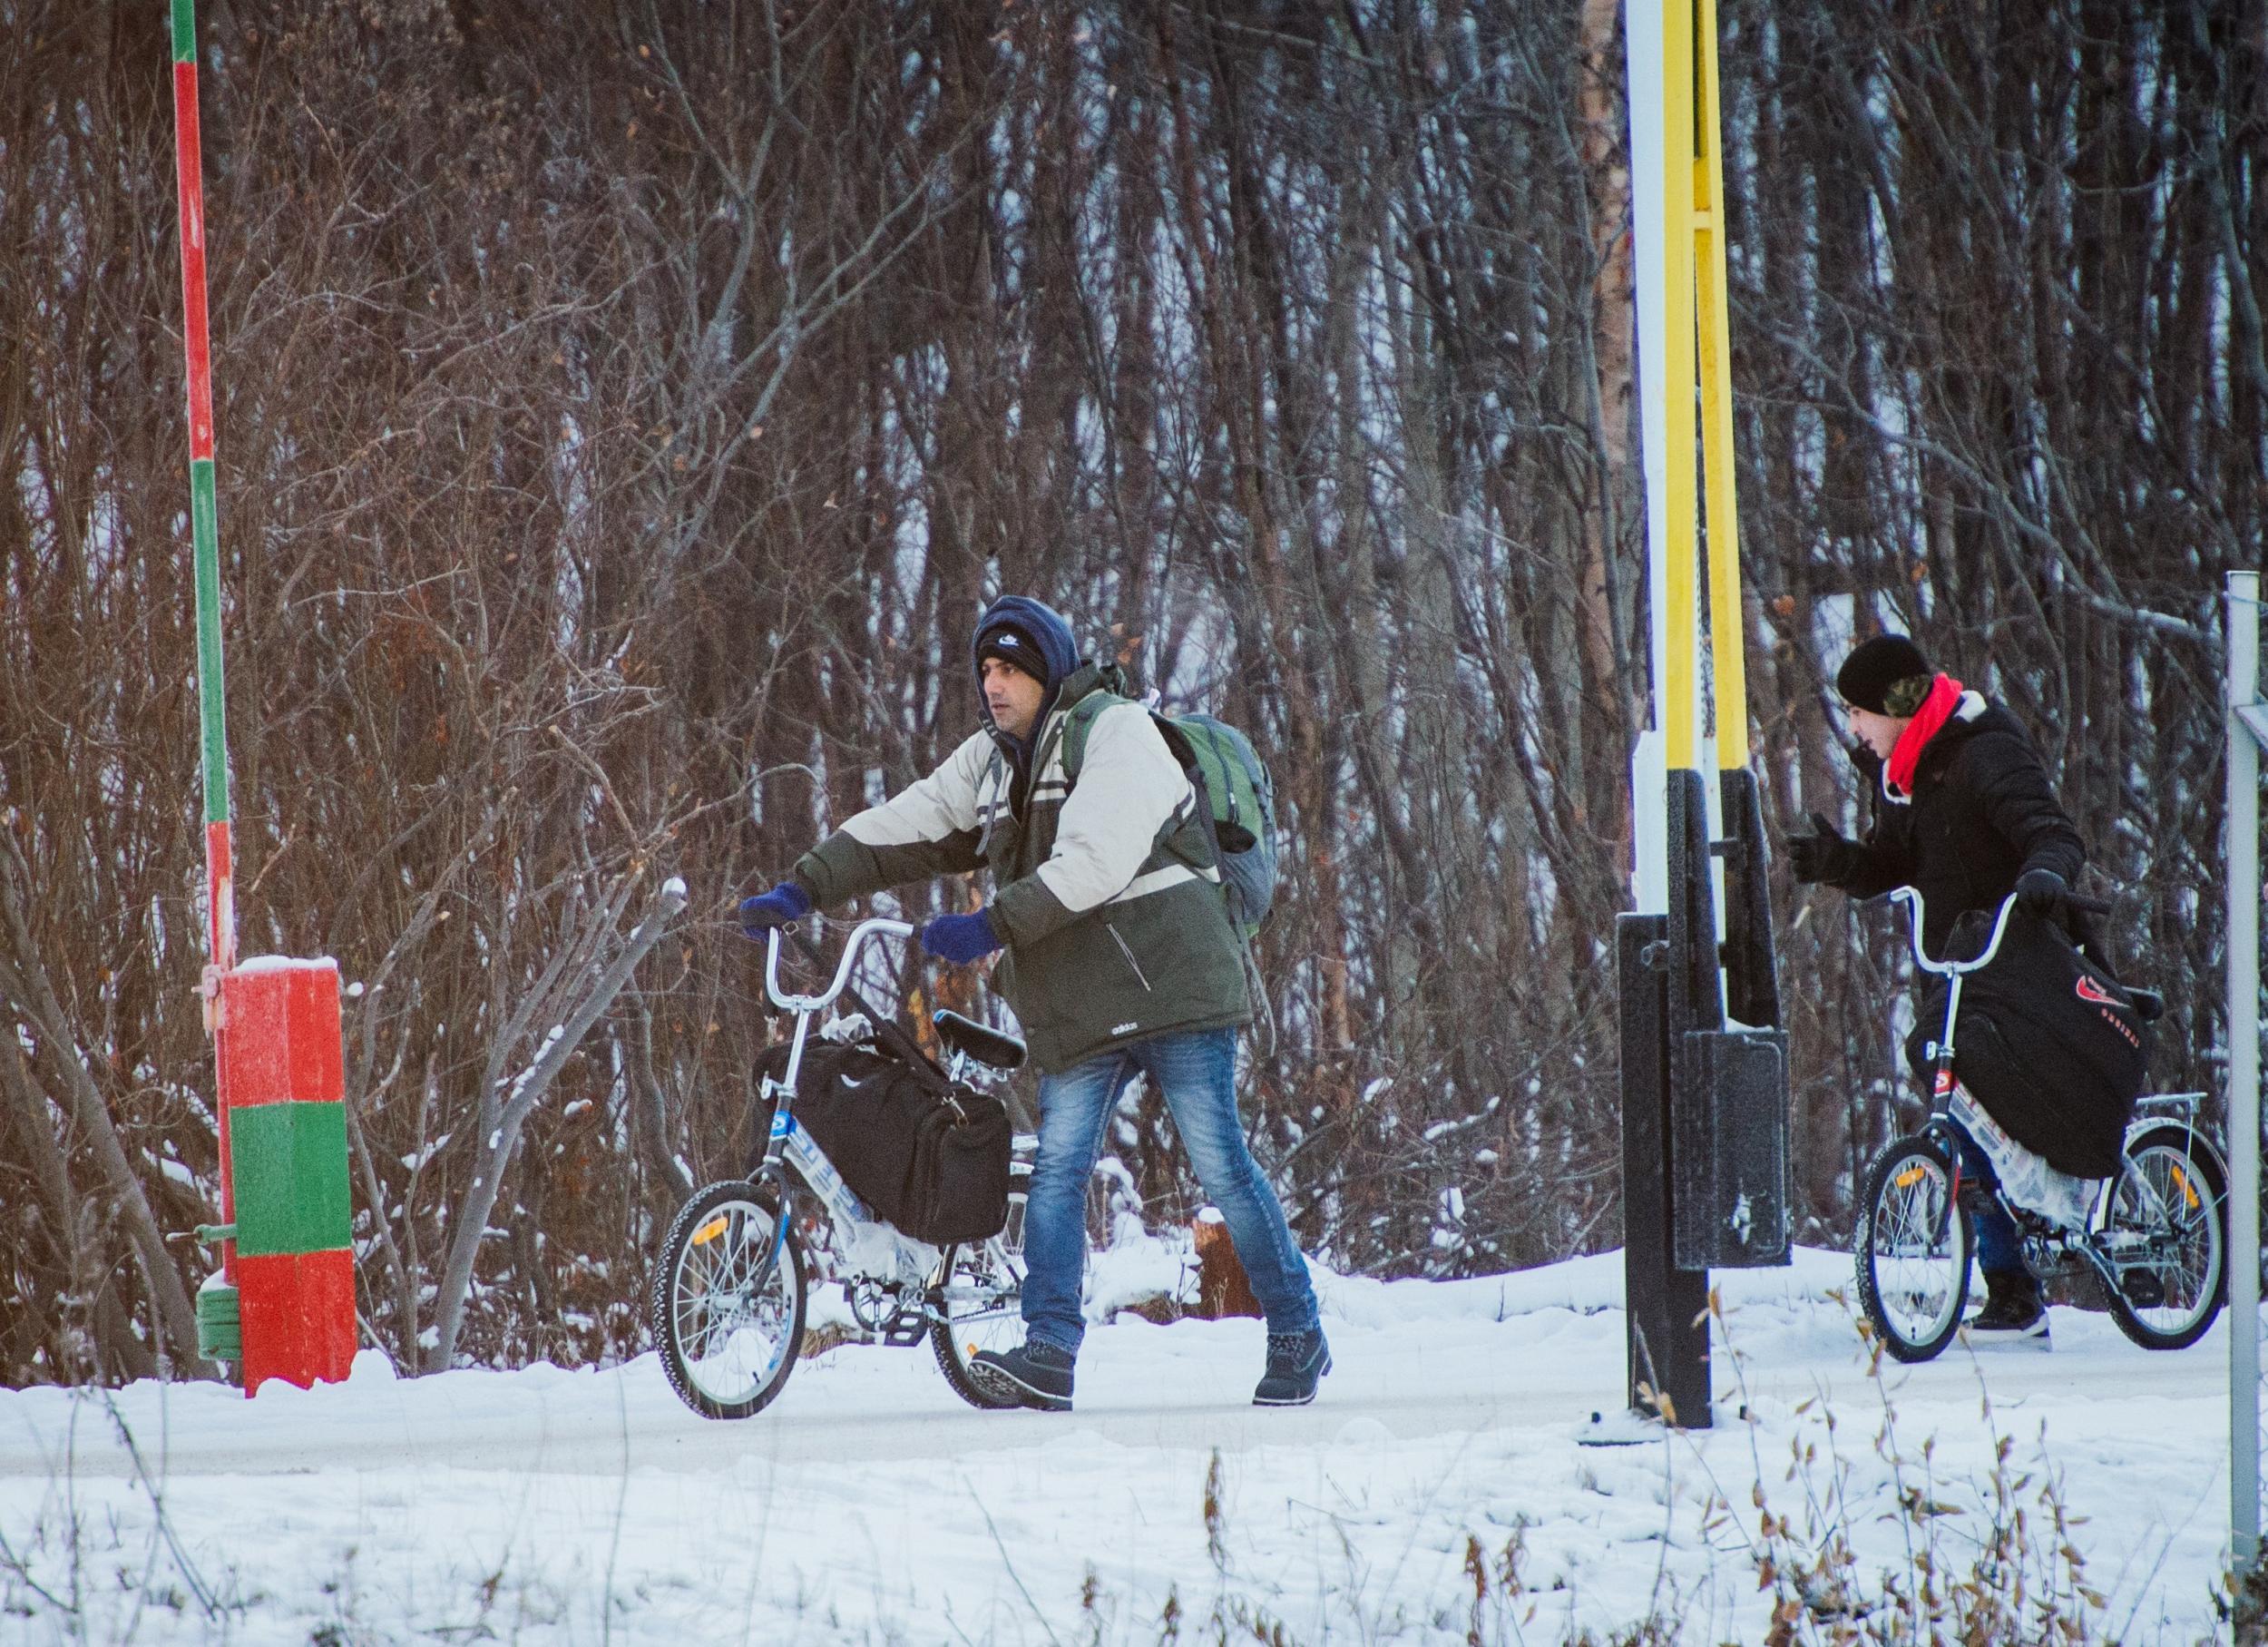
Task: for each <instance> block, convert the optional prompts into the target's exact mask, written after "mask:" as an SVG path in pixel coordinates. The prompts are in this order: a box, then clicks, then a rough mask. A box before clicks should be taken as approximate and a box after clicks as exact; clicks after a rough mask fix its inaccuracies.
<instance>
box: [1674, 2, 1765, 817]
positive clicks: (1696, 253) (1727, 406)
mask: <svg viewBox="0 0 2268 1647" xmlns="http://www.w3.org/2000/svg"><path fill="white" fill-rule="evenodd" d="M1693 6H1694V11H1695V13H1696V16H1695V19H1694V22H1695V29H1694V34H1695V38H1694V42H1693V50H1694V64H1695V67H1696V71H1697V73H1696V74H1695V76H1694V79H1695V82H1696V92H1697V97H1698V101H1699V103H1700V119H1699V121H1698V122H1697V123H1695V122H1688V123H1686V125H1685V126H1684V127H1683V128H1682V129H1683V130H1684V131H1686V132H1692V133H1693V134H1694V139H1695V142H1696V144H1697V147H1698V150H1699V152H1697V153H1696V154H1695V155H1694V156H1693V157H1692V162H1691V164H1690V165H1689V166H1687V167H1686V169H1685V182H1686V187H1687V189H1688V190H1689V191H1690V197H1689V198H1690V199H1691V200H1692V202H1693V207H1692V220H1693V242H1692V244H1693V265H1692V268H1693V276H1694V290H1695V297H1696V319H1697V323H1698V324H1697V330H1698V331H1699V334H1700V344H1701V459H1702V474H1703V477H1704V482H1705V487H1706V491H1705V495H1706V503H1707V505H1708V523H1709V536H1708V543H1709V647H1710V652H1709V655H1710V660H1711V662H1713V663H1714V664H1715V666H1716V668H1715V675H1716V764H1717V768H1718V770H1720V771H1726V772H1736V771H1741V770H1745V768H1746V767H1747V765H1748V676H1747V668H1746V661H1745V657H1744V655H1743V652H1742V646H1741V637H1742V633H1743V632H1744V631H1745V628H1746V624H1745V621H1744V617H1743V613H1742V612H1741V608H1740V516H1739V513H1738V510H1737V507H1736V504H1735V498H1734V495H1733V350H1732V333H1731V327H1730V323H1729V320H1728V319H1727V316H1726V313H1725V310H1726V308H1727V299H1726V290H1725V219H1724V201H1725V152H1724V145H1723V142H1722V141H1721V140H1720V138H1719V136H1718V131H1719V127H1718V120H1717V81H1716V0H1693ZM1677 9H1682V8H1677ZM1672 118H1673V121H1674V119H1675V116H1674V114H1673V116H1672ZM1679 130H1680V128H1679V127H1678V126H1677V125H1676V124H1674V123H1673V124H1672V125H1671V127H1670V131H1671V132H1672V133H1673V134H1674V133H1676V132H1678V131H1679ZM1675 170H1676V168H1675V166H1674V165H1673V171H1675ZM1676 181H1677V180H1676V179H1675V178H1674V177H1673V179H1672V182H1673V184H1674V183H1675V182H1676ZM1673 290H1674V288H1673ZM1673 381H1674V379H1673ZM1690 449H1691V446H1690V442H1688V445H1687V450H1688V451H1689V450H1690ZM1672 764H1673V765H1674V764H1676V763H1675V762H1674V761H1673V762H1672Z"/></svg>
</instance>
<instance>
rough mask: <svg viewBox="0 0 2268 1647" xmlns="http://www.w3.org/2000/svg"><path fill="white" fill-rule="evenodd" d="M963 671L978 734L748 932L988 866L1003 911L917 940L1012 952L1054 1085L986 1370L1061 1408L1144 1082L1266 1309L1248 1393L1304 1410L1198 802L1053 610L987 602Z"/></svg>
mask: <svg viewBox="0 0 2268 1647" xmlns="http://www.w3.org/2000/svg"><path fill="white" fill-rule="evenodd" d="M972 661H973V663H974V666H975V672H976V678H977V685H978V689H979V691H980V692H981V694H982V698H983V701H984V705H985V709H986V711H987V715H988V724H987V725H986V726H985V727H984V728H983V729H982V730H979V731H977V732H976V733H975V734H973V736H971V737H970V738H969V739H968V740H966V741H964V742H963V744H962V745H961V746H960V747H959V748H958V749H956V750H954V751H953V753H952V754H951V755H950V756H948V757H947V758H946V760H945V761H944V763H943V765H942V766H940V767H939V768H938V769H937V770H935V771H934V772H932V773H931V774H930V775H929V776H928V777H926V778H924V779H920V780H919V781H917V782H915V783H914V784H912V785H911V786H909V787H908V788H906V789H904V790H902V791H900V792H899V793H898V794H896V795H894V796H893V797H891V798H890V799H888V800H886V801H885V802H883V803H882V804H881V805H880V806H877V807H873V808H870V809H867V810H865V811H864V812H861V813H859V814H858V815H857V816H856V817H855V818H853V819H850V820H849V821H848V822H847V823H846V824H844V825H843V827H842V828H839V829H837V830H836V831H835V832H834V833H833V834H832V835H830V836H828V837H827V838H826V839H825V840H824V841H822V842H820V843H819V845H818V846H816V847H815V848H813V849H812V850H810V851H809V852H807V853H805V854H804V856H803V857H802V858H798V859H797V861H796V864H795V867H794V868H792V869H791V870H790V871H789V873H788V876H787V879H786V880H784V881H782V882H781V883H780V884H779V885H777V886H776V887H773V888H772V889H771V890H770V891H768V892H766V893H763V894H761V895H759V896H758V897H751V898H748V899H747V900H746V901H744V902H743V903H742V904H741V906H740V918H741V924H742V926H743V927H744V928H745V929H746V930H748V933H749V934H750V935H751V936H758V935H760V934H762V933H763V932H764V931H766V930H767V929H768V928H770V927H773V926H782V925H785V924H787V923H788V922H791V921H795V920H797V919H800V918H801V917H804V916H805V915H807V914H809V913H810V912H811V911H812V910H813V909H814V908H815V907H816V908H832V907H837V906H839V905H841V904H844V903H846V902H847V901H849V900H850V899H852V898H855V897H863V896H865V895H866V894H869V893H873V892H877V891H880V890H882V889H884V888H885V887H895V886H902V885H904V884H906V883H908V882H913V881H918V880H923V879H926V878H928V877H932V876H937V875H953V874H961V873H965V872H967V871H971V870H974V869H977V868H989V869H990V870H991V871H992V884H993V892H992V902H991V903H990V904H989V905H987V906H986V907H983V908H982V909H979V910H977V911H975V912H974V913H973V914H969V915H943V916H939V917H936V918H935V919H934V920H932V921H931V922H929V924H928V925H927V926H924V927H923V928H922V935H921V941H922V946H923V948H924V949H925V950H927V951H928V952H929V953H930V954H931V955H933V956H936V957H937V958H939V959H940V960H943V961H946V962H949V963H953V964H954V965H962V966H965V965H969V964H972V963H973V962H976V961H980V960H982V959H983V958H984V957H985V956H990V955H992V954H993V953H994V952H995V951H1004V952H1005V954H1004V955H1003V956H1002V961H1001V964H1000V966H999V968H998V970H997V971H996V972H995V974H994V975H993V984H994V986H995V987H997V988H998V989H999V990H1000V991H1001V992H1002V995H1005V996H1006V997H1007V999H1008V1002H1009V1004H1010V1005H1012V1007H1014V1009H1015V1012H1016V1015H1017V1017H1018V1019H1019V1020H1020V1021H1021V1023H1022V1026H1023V1030H1024V1034H1025V1035H1026V1037H1027V1039H1028V1040H1029V1042H1030V1044H1031V1055H1032V1060H1033V1062H1034V1063H1035V1064H1038V1065H1039V1068H1040V1071H1041V1082H1040V1142H1039V1155H1038V1159H1037V1161H1036V1162H1035V1163H1034V1165H1033V1169H1032V1176H1031V1191H1030V1199H1029V1201H1028V1202H1027V1203H1026V1207H1025V1212H1024V1262H1025V1264H1026V1267H1027V1273H1026V1276H1025V1280H1024V1286H1023V1293H1022V1313H1023V1320H1024V1342H1023V1343H1022V1345H1020V1346H1018V1347H1017V1348H1013V1349H1010V1350H1007V1351H1005V1352H999V1353H996V1352H993V1351H991V1350H986V1351H983V1352H982V1353H980V1354H979V1355H978V1357H977V1358H976V1361H977V1364H979V1365H981V1366H982V1368H986V1369H988V1370H989V1371H990V1372H991V1374H992V1376H993V1377H995V1378H997V1379H999V1380H1001V1381H1002V1383H1003V1384H1004V1385H1005V1386H1007V1387H1010V1388H1012V1389H1013V1390H1014V1392H1015V1393H1016V1395H1017V1397H1018V1398H1019V1399H1021V1400H1022V1403H1023V1404H1024V1405H1025V1406H1027V1407H1038V1408H1041V1409H1042V1410H1046V1411H1068V1410H1070V1405H1071V1388H1072V1377H1073V1369H1074V1366H1075V1363H1076V1361H1077V1358H1078V1354H1079V1348H1080V1340H1081V1338H1083V1336H1084V1334H1085V1330H1086V1320H1085V1317H1084V1314H1083V1312H1082V1310H1081V1309H1080V1279H1081V1277H1082V1275H1083V1273H1084V1270H1085V1260H1086V1242H1087V1211H1086V1207H1087V1181H1088V1178H1089V1177H1090V1174H1091V1173H1092V1172H1093V1171H1094V1165H1095V1161H1096V1158H1097V1157H1098V1155H1099V1154H1100V1152H1101V1149H1102V1144H1103V1140H1104V1138H1105V1137H1106V1135H1107V1132H1108V1129H1109V1125H1110V1118H1111V1116H1112V1114H1113V1113H1115V1112H1116V1109H1117V1107H1118V1100H1119V1093H1121V1092H1123V1091H1124V1090H1125V1088H1126V1086H1127V1085H1128V1083H1129V1082H1131V1081H1132V1080H1133V1078H1134V1077H1135V1075H1136V1074H1137V1073H1142V1074H1147V1075H1148V1076H1149V1078H1150V1079H1151V1081H1153V1082H1154V1083H1156V1084H1157V1086H1158V1090H1159V1091H1160V1093H1162V1094H1163V1096H1164V1098H1165V1101H1166V1104H1167V1107H1168V1110H1169V1111H1170V1112H1171V1113H1172V1115H1173V1119H1174V1125H1175V1128H1176V1129H1177V1130H1178V1132H1179V1133H1180V1135H1181V1142H1182V1146H1183V1147H1184V1148H1185V1149H1186V1150H1187V1151H1188V1155H1189V1162H1190V1165H1191V1166H1192V1167H1193V1168H1194V1169H1195V1170H1196V1172H1197V1176H1198V1181H1199V1182H1200V1183H1201V1184H1202V1185H1203V1186H1204V1189H1205V1192H1206V1194H1207V1196H1208V1197H1209V1198H1210V1199H1211V1200H1212V1201H1213V1203H1214V1204H1215V1205H1216V1206H1217V1207H1218V1208H1219V1209H1220V1211H1221V1214H1222V1216H1223V1218H1224V1219H1225V1220H1226V1221H1227V1226H1228V1231H1229V1234H1230V1236H1231V1238H1232V1239H1233V1240H1234V1241H1235V1243H1236V1247H1237V1257H1238V1258H1239V1259H1240V1260H1243V1263H1244V1267H1245V1270H1246V1274H1247V1275H1248V1276H1249V1277H1250V1279H1251V1281H1252V1289H1253V1293H1254V1296H1255V1297H1256V1298H1257V1299H1259V1301H1260V1307H1261V1309H1262V1311H1263V1312H1264V1313H1265V1314H1266V1318H1267V1328H1268V1339H1267V1365H1266V1372H1265V1375H1264V1376H1263V1377H1262V1378H1261V1380H1260V1383H1259V1387H1258V1388H1257V1389H1256V1390H1255V1391H1254V1393H1253V1400H1254V1402H1255V1403H1256V1404H1257V1405H1260V1406H1264V1407H1267V1406H1286V1407H1288V1406H1299V1405H1303V1404H1305V1403H1306V1402H1309V1401H1312V1400H1314V1399H1315V1387H1316V1384H1317V1381H1318V1380H1319V1379H1320V1378H1321V1377H1322V1376H1323V1375H1324V1374H1325V1373H1326V1372H1328V1371H1329V1370H1330V1368H1331V1352H1330V1348H1329V1347H1328V1345H1326V1344H1325V1340H1324V1336H1323V1330H1322V1328H1321V1326H1320V1324H1319V1322H1318V1320H1317V1317H1316V1308H1315V1290H1314V1289H1313V1287H1312V1286H1311V1285H1310V1284H1309V1282H1308V1279H1307V1270H1306V1265H1305V1260H1303V1259H1302V1258H1301V1256H1300V1253H1299V1250H1298V1248H1297V1246H1296V1245H1295V1242H1294V1240H1293V1239H1292V1233H1291V1230H1290V1227H1289V1226H1288V1225H1287V1224H1286V1221H1285V1218H1284V1211H1283V1208H1282V1206H1281V1205H1280V1204H1279V1203H1278V1201H1276V1193H1275V1191H1273V1190H1272V1189H1271V1188H1270V1187H1269V1185H1268V1182H1267V1181H1266V1178H1264V1177H1263V1176H1262V1175H1261V1173H1260V1171H1259V1168H1258V1166H1257V1165H1256V1163H1255V1162H1254V1161H1253V1159H1252V1154H1251V1152H1250V1150H1249V1149H1248V1148H1247V1147H1246V1143H1245V1135H1244V1128H1243V1125H1242V1123H1240V1122H1239V1121H1238V1119H1237V1087H1236V1068H1237V1029H1238V1028H1239V1027H1240V1026H1242V1025H1243V1024H1246V1023H1248V1022H1250V1020H1251V1017H1252V1006H1251V999H1250V996H1249V995H1248V993H1247V991H1246V985H1245V956H1244V950H1243V941H1242V939H1241V937H1240V936H1239V934H1238V932H1237V927H1236V925H1235V924H1234V922H1233V921H1232V918H1231V914H1230V909H1229V906H1228V902H1227V897H1226V895H1225V893H1224V889H1223V887H1222V881H1221V875H1220V870H1219V868H1218V855H1217V851H1216V848H1215V844H1214V841H1213V839H1212V838H1211V831H1210V830H1209V829H1208V828H1207V821H1208V817H1209V814H1208V813H1207V809H1206V807H1207V803H1206V800H1205V798H1204V797H1203V796H1202V795H1200V794H1199V793H1198V791H1197V789H1196V786H1195V785H1193V784H1192V783H1191V782H1190V780H1189V778H1188V775H1187V774H1186V773H1185V772H1184V771H1183V770H1182V768H1181V765H1180V763H1179V761H1178V760H1176V758H1175V756H1174V754H1173V752H1172V751H1171V750H1169V749H1168V745H1167V743H1166V740H1165V737H1164V735H1163V734H1162V733H1161V732H1160V731H1159V730H1158V727H1157V725H1156V724H1155V723H1154V722H1153V721H1152V720H1151V718H1150V714H1149V711H1148V710H1147V709H1145V708H1144V707H1143V706H1142V705H1140V704H1139V703H1135V702H1131V701H1127V700H1125V699H1122V698H1117V697H1114V696H1112V695H1110V692H1109V691H1108V685H1107V682H1106V679H1105V671H1104V669H1103V667H1102V666H1100V665H1099V664H1097V663H1093V662H1086V663H1081V662H1080V658H1079V652H1078V647H1077V643H1076V642H1074V640H1073V639H1072V636H1071V632H1070V625H1068V624H1067V623H1065V622H1064V621H1063V619H1062V618H1061V616H1060V615H1058V614H1057V613H1055V612H1054V611H1053V610H1051V608H1049V607H1047V606H1045V605H1043V604H1042V603H1040V602H1038V601H1035V600H1031V599H1028V598H1026V597H1024V596H1022V595H1007V596H1003V597H1002V599H1000V600H998V601H995V602H994V603H992V605H991V606H990V607H988V608H987V609H986V610H985V613H984V614H983V616H982V618H981V619H980V620H979V621H978V623H977V630H976V638H975V644H974V648H973V660H972ZM1096 694H1102V697H1101V698H1100V700H1097V699H1096ZM1067 733H1068V734H1070V736H1069V737H1067ZM1074 744H1075V745H1076V748H1074V747H1073V746H1074Z"/></svg>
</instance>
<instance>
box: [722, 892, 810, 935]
mask: <svg viewBox="0 0 2268 1647" xmlns="http://www.w3.org/2000/svg"><path fill="white" fill-rule="evenodd" d="M810 913H811V895H810V894H809V893H808V892H806V891H805V890H804V889H803V888H802V887H798V886H797V885H796V883H795V882H793V881H782V882H780V883H779V885H778V886H777V887H773V888H772V889H771V890H770V891H769V892H762V893H758V895H757V896H756V897H744V898H742V899H741V900H740V930H741V931H742V932H743V933H745V934H747V935H748V936H749V937H752V938H757V939H759V940H760V939H761V938H762V937H763V936H764V935H765V934H766V933H767V932H769V931H771V930H772V928H773V927H775V926H793V925H794V924H795V923H796V922H797V921H799V920H801V919H803V917H805V916H807V915H809V914H810Z"/></svg>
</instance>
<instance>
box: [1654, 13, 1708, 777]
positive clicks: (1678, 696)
mask: <svg viewBox="0 0 2268 1647" xmlns="http://www.w3.org/2000/svg"><path fill="white" fill-rule="evenodd" d="M1693 36H1694V29H1693V13H1692V10H1691V8H1690V5H1688V4H1687V0H1668V4H1667V5H1664V6H1663V7H1662V127H1663V143H1662V161H1663V164H1664V166H1665V168H1666V169H1667V173H1668V175H1667V180H1666V181H1667V187H1666V188H1665V189H1664V190H1663V191H1662V198H1663V207H1664V211H1665V214H1666V215H1667V219H1668V222H1667V234H1666V235H1665V236H1664V239H1665V240H1666V241H1667V244H1666V245H1665V246H1664V248H1663V253H1662V284H1663V288H1664V290H1665V292H1666V293H1667V299H1668V301H1667V310H1668V324H1667V326H1666V327H1664V328H1663V330H1664V332H1665V334H1666V335H1665V337H1664V338H1663V340H1662V343H1663V347H1662V372H1661V378H1662V383H1663V386H1664V387H1665V389H1666V391H1667V393H1666V399H1667V407H1666V408H1665V409H1666V423H1665V427H1664V436H1665V439H1664V445H1665V446H1667V451H1665V452H1664V453H1663V455H1662V474H1663V491H1664V494H1665V504H1666V507H1665V508H1664V510H1663V525H1664V531H1663V534H1662V535H1663V540H1664V541H1663V575H1664V580H1665V582H1666V583H1667V598H1666V599H1665V601H1664V603H1663V604H1664V605H1665V606H1666V607H1667V611H1666V612H1665V613H1663V614H1662V619H1663V623H1664V651H1665V653H1666V657H1665V662H1666V664H1667V676H1668V678H1667V680H1666V681H1663V682H1662V706H1661V715H1662V735H1663V744H1664V752H1665V754H1666V755H1667V765H1668V768H1669V770H1671V771H1672V772H1680V771H1691V770H1695V768H1696V766H1697V765H1698V763H1699V749H1698V742H1697V740H1698V736H1699V730H1700V709H1699V693H1700V662H1701V659H1700V651H1701V635H1700V628H1701V624H1700V611H1699V604H1700V603H1699V601H1698V599H1697V598H1696V597H1697V595H1698V590H1697V588H1696V583H1697V579H1696V576H1695V573H1696V559H1697V556H1698V554H1699V544H1698V543H1697V541H1696V539H1697V534H1696V530H1695V526H1696V502H1697V500H1696V497H1695V495H1694V463H1693V441H1694V427H1693V380H1694V332H1693V317H1694V291H1693V253H1694V223H1693V123H1694V106H1693V103H1694V97H1693V91H1694V73H1693V51H1694V37H1693Z"/></svg>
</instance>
